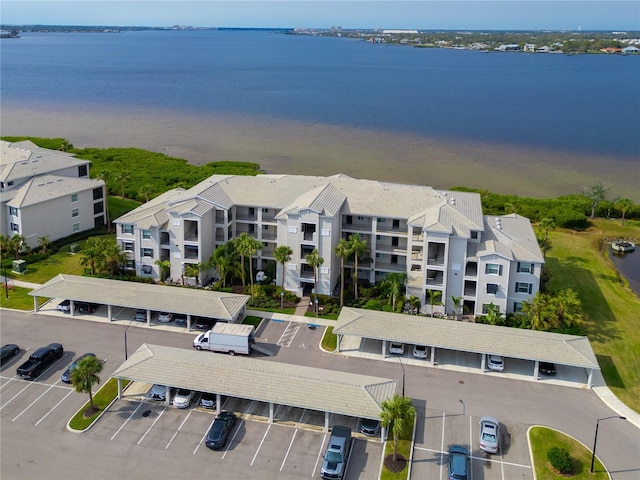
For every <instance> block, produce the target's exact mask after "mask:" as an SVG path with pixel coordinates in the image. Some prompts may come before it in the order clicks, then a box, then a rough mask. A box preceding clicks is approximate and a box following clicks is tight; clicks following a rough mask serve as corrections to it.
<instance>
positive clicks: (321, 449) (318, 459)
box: [311, 433, 384, 478]
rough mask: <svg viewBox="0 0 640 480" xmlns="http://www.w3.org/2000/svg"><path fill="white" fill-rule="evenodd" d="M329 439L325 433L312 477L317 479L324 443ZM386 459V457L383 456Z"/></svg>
mask: <svg viewBox="0 0 640 480" xmlns="http://www.w3.org/2000/svg"><path fill="white" fill-rule="evenodd" d="M326 439H327V434H326V433H325V434H324V435H323V437H322V443H321V444H320V450H318V456H317V457H316V464H315V465H314V466H313V472H311V477H312V478H313V477H315V476H316V470H317V469H318V463H319V462H320V459H321V458H322V452H323V451H324V442H325V440H326ZM383 457H384V455H383Z"/></svg>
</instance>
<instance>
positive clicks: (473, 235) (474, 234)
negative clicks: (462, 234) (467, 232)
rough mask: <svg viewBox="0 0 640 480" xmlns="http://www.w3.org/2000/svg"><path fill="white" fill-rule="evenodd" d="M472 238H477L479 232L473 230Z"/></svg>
mask: <svg viewBox="0 0 640 480" xmlns="http://www.w3.org/2000/svg"><path fill="white" fill-rule="evenodd" d="M471 238H472V239H473V240H477V239H478V232H471Z"/></svg>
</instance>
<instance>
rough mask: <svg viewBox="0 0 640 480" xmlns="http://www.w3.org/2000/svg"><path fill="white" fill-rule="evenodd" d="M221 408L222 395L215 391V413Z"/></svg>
mask: <svg viewBox="0 0 640 480" xmlns="http://www.w3.org/2000/svg"><path fill="white" fill-rule="evenodd" d="M221 410H222V395H220V394H219V393H216V415H217V414H219V413H220V411H221Z"/></svg>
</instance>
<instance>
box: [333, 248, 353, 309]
mask: <svg viewBox="0 0 640 480" xmlns="http://www.w3.org/2000/svg"><path fill="white" fill-rule="evenodd" d="M334 252H335V254H336V256H337V257H338V258H340V306H341V307H342V306H344V259H345V258H347V257H348V256H349V255H351V245H350V244H349V242H348V241H347V240H345V239H344V238H341V239H340V240H338V244H337V245H336V248H335V249H334Z"/></svg>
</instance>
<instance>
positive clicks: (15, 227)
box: [11, 223, 20, 233]
mask: <svg viewBox="0 0 640 480" xmlns="http://www.w3.org/2000/svg"><path fill="white" fill-rule="evenodd" d="M11 231H12V232H16V233H20V227H19V226H18V224H17V223H12V224H11Z"/></svg>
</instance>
